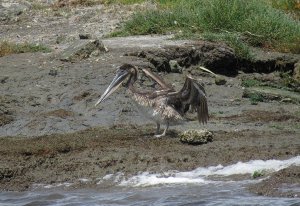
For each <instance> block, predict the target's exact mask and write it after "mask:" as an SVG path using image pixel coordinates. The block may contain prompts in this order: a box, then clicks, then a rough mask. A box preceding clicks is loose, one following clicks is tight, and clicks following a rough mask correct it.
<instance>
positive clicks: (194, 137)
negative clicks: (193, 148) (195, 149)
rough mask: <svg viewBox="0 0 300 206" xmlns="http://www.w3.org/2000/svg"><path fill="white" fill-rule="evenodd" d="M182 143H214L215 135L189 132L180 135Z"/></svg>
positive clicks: (196, 131) (207, 132)
mask: <svg viewBox="0 0 300 206" xmlns="http://www.w3.org/2000/svg"><path fill="white" fill-rule="evenodd" d="M179 137H180V141H181V142H183V143H187V144H192V145H199V144H206V143H208V142H212V141H213V134H212V133H211V132H210V131H208V130H206V129H204V130H187V131H185V132H183V133H181V134H180V135H179Z"/></svg>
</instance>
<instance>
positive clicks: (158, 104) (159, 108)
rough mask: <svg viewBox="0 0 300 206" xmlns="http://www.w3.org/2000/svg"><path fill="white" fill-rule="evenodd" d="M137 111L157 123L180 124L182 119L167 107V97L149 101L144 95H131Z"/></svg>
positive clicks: (172, 109) (171, 108)
mask: <svg viewBox="0 0 300 206" xmlns="http://www.w3.org/2000/svg"><path fill="white" fill-rule="evenodd" d="M132 97H133V100H134V102H135V104H136V107H137V109H138V110H139V112H140V113H142V114H143V115H144V116H145V117H146V118H148V119H150V120H152V121H154V122H157V123H165V122H166V121H168V122H170V123H172V124H181V123H182V120H183V117H182V116H181V115H180V114H179V113H178V112H177V111H176V110H175V109H174V108H173V107H171V106H169V105H167V97H161V96H160V97H156V98H153V99H149V98H148V97H147V96H145V95H139V94H132Z"/></svg>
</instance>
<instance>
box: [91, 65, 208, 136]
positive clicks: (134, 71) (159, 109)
mask: <svg viewBox="0 0 300 206" xmlns="http://www.w3.org/2000/svg"><path fill="white" fill-rule="evenodd" d="M142 72H143V73H144V75H145V76H147V77H149V78H150V79H152V80H153V81H155V82H156V83H157V84H158V85H159V87H160V89H159V90H154V91H140V90H139V89H137V88H136V87H135V84H134V83H135V82H136V81H137V79H138V68H137V67H135V66H133V65H130V64H124V65H122V66H121V67H120V68H119V69H118V70H117V74H116V76H115V78H114V79H113V80H112V82H111V83H110V85H109V86H108V88H107V89H106V90H105V92H104V93H103V94H102V96H101V97H100V99H99V100H98V101H97V103H96V104H95V106H97V105H98V104H100V103H101V102H102V101H104V100H105V99H106V98H107V97H108V96H110V95H111V94H112V93H113V92H114V91H115V90H116V89H118V88H119V87H120V86H121V85H123V86H124V87H125V88H127V90H128V92H129V93H130V96H131V97H132V98H133V100H134V101H135V102H136V103H137V106H138V108H139V110H140V111H143V112H144V114H146V115H147V116H148V118H150V119H152V120H153V121H155V122H156V125H157V129H156V135H155V136H156V137H162V136H165V135H166V132H167V130H168V128H169V125H170V124H178V123H180V122H182V121H183V120H184V115H185V113H186V112H187V111H188V110H189V109H191V111H196V112H197V114H198V120H199V122H200V123H203V124H204V123H206V122H207V120H208V109H207V99H206V93H205V90H204V88H203V86H202V85H201V84H199V83H198V82H197V80H195V79H193V78H192V77H191V76H187V77H186V80H185V83H184V85H183V87H182V89H181V90H180V91H177V92H176V91H175V90H174V88H173V86H171V85H169V84H167V83H165V81H164V80H163V79H162V78H160V77H159V76H157V75H156V74H154V73H152V72H150V71H149V70H147V69H142ZM122 83H123V84H122ZM161 124H165V125H166V128H165V130H164V131H163V133H162V134H159V131H160V125H161Z"/></svg>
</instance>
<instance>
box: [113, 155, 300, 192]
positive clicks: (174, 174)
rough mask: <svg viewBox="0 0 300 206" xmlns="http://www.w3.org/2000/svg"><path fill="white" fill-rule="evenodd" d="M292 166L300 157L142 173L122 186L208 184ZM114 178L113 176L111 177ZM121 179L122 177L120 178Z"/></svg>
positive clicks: (298, 161)
mask: <svg viewBox="0 0 300 206" xmlns="http://www.w3.org/2000/svg"><path fill="white" fill-rule="evenodd" d="M291 165H295V166H298V165H300V156H296V157H293V158H291V159H287V160H251V161H249V162H238V163H236V164H233V165H229V166H225V167H224V166H222V165H218V166H211V167H199V168H197V169H195V170H192V171H188V172H178V171H169V172H166V173H164V174H151V173H149V172H142V173H140V174H139V175H136V176H133V177H130V178H128V179H126V180H122V181H121V182H120V184H119V185H120V186H132V187H139V186H154V185H159V184H190V183H193V184H208V183H210V182H212V181H209V180H206V178H207V177H209V176H229V175H239V174H252V173H254V172H255V171H261V170H264V171H267V172H276V171H279V170H281V169H284V168H287V167H289V166H291ZM111 177H112V176H111ZM118 178H120V176H118Z"/></svg>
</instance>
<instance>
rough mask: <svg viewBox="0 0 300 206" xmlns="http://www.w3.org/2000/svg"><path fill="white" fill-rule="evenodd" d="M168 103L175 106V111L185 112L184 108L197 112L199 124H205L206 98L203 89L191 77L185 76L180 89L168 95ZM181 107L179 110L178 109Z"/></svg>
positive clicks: (206, 117)
mask: <svg viewBox="0 0 300 206" xmlns="http://www.w3.org/2000/svg"><path fill="white" fill-rule="evenodd" d="M168 97H169V101H168V103H169V104H171V105H174V107H176V106H177V110H179V111H182V112H183V113H184V112H186V111H185V110H184V108H187V107H188V108H190V109H191V110H192V111H194V110H196V111H197V116H198V120H199V122H200V123H203V124H204V123H207V120H208V118H209V116H208V107H207V98H206V92H205V89H204V87H203V86H202V85H201V84H200V83H198V82H197V80H196V79H194V78H192V77H191V76H187V77H186V80H185V83H184V85H183V87H182V89H181V90H180V91H179V92H172V93H169V94H168ZM178 107H181V108H178Z"/></svg>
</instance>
